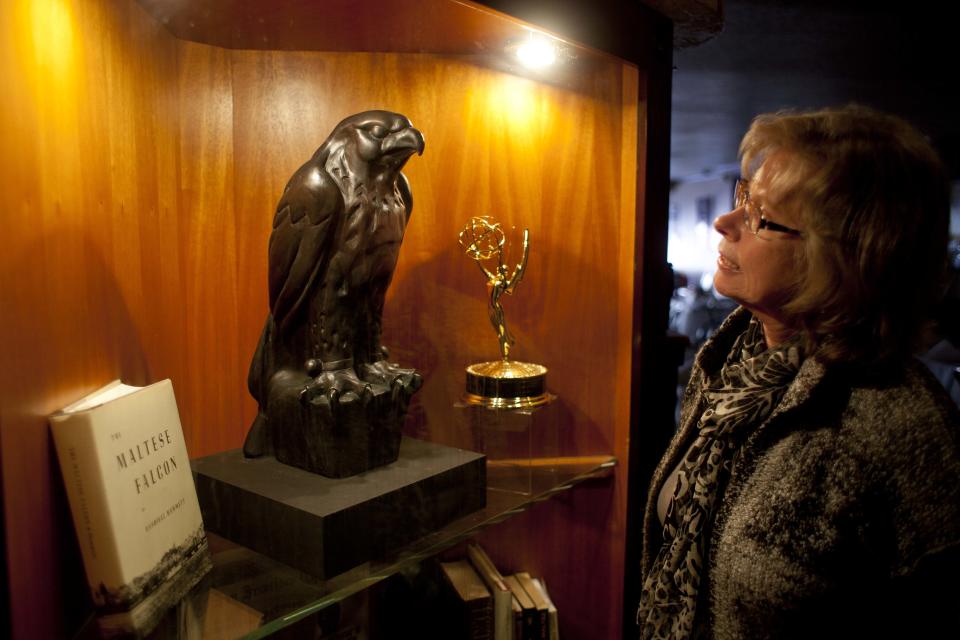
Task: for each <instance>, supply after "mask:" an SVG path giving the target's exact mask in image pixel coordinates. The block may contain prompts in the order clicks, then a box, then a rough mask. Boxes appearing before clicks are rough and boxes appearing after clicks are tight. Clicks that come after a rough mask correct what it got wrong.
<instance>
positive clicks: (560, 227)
mask: <svg viewBox="0 0 960 640" xmlns="http://www.w3.org/2000/svg"><path fill="white" fill-rule="evenodd" d="M499 19H501V18H498V20H499ZM0 30H2V31H0V34H2V36H0V46H2V49H0V72H2V73H3V75H4V77H5V78H8V85H9V87H8V90H7V91H6V92H5V93H4V95H3V96H2V98H0V105H2V108H3V118H2V121H0V127H2V128H0V167H2V171H3V175H4V178H5V183H6V186H5V188H4V189H3V190H0V206H2V211H3V214H2V215H3V221H4V227H5V228H4V231H5V232H4V234H3V236H2V237H3V240H2V243H3V247H2V250H0V301H2V302H0V304H2V314H0V340H3V346H2V349H0V353H3V365H4V366H3V367H0V412H2V413H0V426H2V432H0V454H2V473H3V487H4V509H5V521H6V526H7V531H6V538H7V558H8V562H9V577H10V583H11V599H12V604H13V608H12V610H13V617H12V619H13V627H14V632H15V633H14V636H15V637H22V638H27V637H56V636H62V635H65V634H66V633H68V632H70V631H72V630H73V628H74V627H75V625H76V623H77V619H78V616H79V615H80V614H82V612H83V608H84V607H83V603H84V602H85V595H84V592H85V588H86V587H85V583H84V581H83V580H82V575H81V574H80V573H79V571H78V566H79V565H78V563H77V558H76V553H77V551H76V546H75V544H74V542H73V531H72V527H71V524H70V521H69V513H68V511H67V509H66V505H65V503H64V498H63V492H62V489H61V488H60V487H59V484H58V483H59V482H60V479H59V475H58V472H57V470H56V463H55V461H54V458H53V457H52V455H51V448H50V443H49V437H48V435H47V434H48V429H47V424H46V416H47V415H48V414H49V413H50V412H52V411H54V410H56V409H57V408H59V407H61V406H63V405H64V404H66V403H68V402H69V401H71V400H73V399H75V398H76V397H78V396H80V395H82V394H83V393H85V392H87V391H89V390H91V389H93V388H95V387H97V386H98V385H101V384H103V383H105V382H107V381H109V380H110V379H112V378H115V377H122V378H123V379H124V380H125V381H127V382H130V383H133V384H146V383H148V382H152V381H154V380H157V379H161V378H165V377H169V378H171V379H172V380H173V384H174V388H175V390H176V393H177V398H178V401H179V405H180V412H181V418H182V420H183V423H184V429H185V432H186V435H187V439H188V447H189V450H190V452H191V455H192V456H193V457H197V456H202V455H206V454H209V453H213V452H216V451H221V450H224V449H227V448H234V447H237V446H239V445H240V444H241V443H242V440H243V437H244V435H245V433H246V429H247V426H248V425H249V423H250V420H251V419H252V417H253V414H254V411H255V406H254V404H253V402H252V400H251V399H250V397H249V395H248V394H247V392H246V385H245V380H246V372H247V367H248V364H249V359H250V356H251V355H252V352H253V348H254V346H255V345H256V341H257V338H258V336H259V332H260V329H261V326H262V323H263V320H264V318H265V315H266V312H267V301H266V298H267V292H266V248H267V239H268V237H269V233H270V224H271V220H272V215H273V210H274V206H275V203H276V201H277V199H278V197H279V195H280V192H281V190H282V188H283V186H284V184H285V183H286V181H287V179H288V178H289V176H290V175H291V174H292V173H293V171H294V170H296V168H297V167H298V166H299V165H300V164H301V163H303V162H304V161H305V160H307V159H308V158H309V157H310V155H311V154H312V152H313V151H314V149H315V148H316V147H317V146H319V144H320V143H321V142H322V141H323V139H324V138H325V137H326V135H327V134H328V133H329V131H330V130H331V129H332V128H333V126H334V125H335V124H336V123H337V122H338V121H339V120H340V119H341V118H343V117H345V116H347V115H350V114H351V113H354V112H357V111H362V110H365V109H369V108H385V109H390V110H394V111H399V112H401V113H404V114H406V115H407V116H409V117H410V118H411V120H412V121H413V122H414V124H415V125H416V126H417V127H418V128H419V129H421V131H423V133H424V135H425V138H426V150H425V152H424V155H423V156H422V157H413V158H411V160H410V161H409V163H408V165H407V169H406V171H405V172H406V174H407V176H408V178H409V179H410V182H411V185H412V189H413V194H414V201H415V205H414V211H413V217H412V220H411V223H410V226H409V227H408V230H407V237H406V239H405V241H404V246H403V250H402V252H401V258H400V263H399V265H398V267H397V272H396V275H395V278H394V282H393V285H392V287H391V289H390V291H389V294H388V301H387V308H386V315H385V327H384V342H385V344H387V345H388V346H389V347H390V348H391V350H392V359H394V360H396V361H399V362H400V363H402V364H404V365H411V366H415V367H417V368H418V369H420V370H421V371H422V372H423V374H424V377H425V384H424V387H423V389H422V390H421V391H420V392H419V393H418V394H417V396H415V402H414V404H413V406H412V408H411V417H410V422H409V423H408V428H407V430H408V432H409V433H412V434H415V435H419V436H427V437H430V438H432V439H434V440H438V441H445V442H451V443H459V444H464V445H466V444H469V442H470V440H469V437H468V436H466V435H465V434H464V433H463V432H462V430H461V429H460V428H458V427H457V413H456V409H454V406H453V405H454V402H455V401H456V399H457V397H458V396H459V394H460V393H461V392H462V390H463V366H464V365H465V364H468V363H470V362H474V361H477V360H481V359H491V358H493V357H495V356H496V354H497V342H496V338H495V335H494V333H493V330H492V329H491V327H490V326H489V323H488V320H487V310H486V289H485V286H484V282H483V278H482V277H481V276H480V273H479V271H478V270H477V269H476V267H475V266H474V265H473V264H472V261H471V260H470V259H468V258H467V257H466V256H464V255H462V253H461V251H460V249H459V247H458V245H457V234H458V233H459V231H460V229H461V228H462V227H463V225H464V224H465V223H466V222H467V220H468V219H469V218H470V217H471V216H473V215H493V216H496V217H497V218H498V219H499V220H500V221H501V222H502V223H503V224H504V226H506V227H517V231H518V232H519V230H520V229H522V228H523V227H528V228H529V229H530V233H531V257H530V262H529V266H528V269H527V274H526V277H525V279H524V281H523V283H522V284H521V285H520V287H519V289H518V292H517V294H516V295H515V296H513V297H511V298H510V299H508V300H507V301H506V302H505V305H504V306H505V309H506V314H507V320H508V323H509V326H510V328H511V330H512V331H513V332H514V334H515V335H516V336H517V339H518V344H517V347H516V348H515V351H514V353H515V355H516V357H518V358H520V359H525V360H529V361H534V362H540V363H543V364H545V365H547V366H548V367H549V368H550V374H549V378H548V381H549V386H550V388H551V390H552V391H554V392H555V393H557V394H558V395H559V397H560V403H561V410H560V411H559V414H560V416H561V424H558V425H557V427H556V428H557V430H558V434H559V438H560V442H561V445H562V447H561V450H560V451H559V452H558V453H559V454H560V455H572V454H584V455H588V454H596V453H609V452H613V453H615V454H616V455H617V456H618V457H619V458H620V459H621V460H622V461H623V460H625V459H626V455H627V441H628V435H627V434H628V429H629V412H630V367H631V345H632V336H633V324H632V304H633V299H632V296H633V291H634V282H633V269H634V264H635V260H636V256H635V253H634V243H635V228H634V212H635V206H636V196H637V191H636V189H637V187H636V183H635V177H636V157H637V144H638V137H637V136H638V112H637V105H636V96H637V93H638V83H639V82H640V78H641V77H642V76H641V75H639V74H638V73H637V70H636V69H635V68H633V67H631V66H629V65H624V64H621V63H619V62H616V61H613V60H612V59H607V60H605V61H602V62H601V63H597V64H596V66H595V67H594V68H593V70H592V72H591V74H590V75H589V76H588V77H586V78H583V79H581V81H579V82H578V83H577V89H576V90H573V89H569V88H564V87H562V86H558V85H553V84H549V83H546V82H536V81H534V80H530V79H525V78H521V77H519V76H514V75H509V74H505V73H501V72H499V71H496V70H494V69H492V68H490V67H489V66H481V65H478V64H475V63H474V61H471V60H470V59H468V58H465V57H456V56H449V55H445V56H441V55H433V54H420V53H330V52H327V53H320V52H292V51H246V50H226V49H221V48H218V47H213V46H209V45H206V44H197V43H191V42H184V41H180V40H176V39H174V38H173V37H172V36H171V35H170V34H169V33H168V32H166V31H165V30H164V29H163V27H161V26H160V24H159V23H158V22H157V21H156V20H154V19H153V18H152V17H151V16H149V15H147V13H146V12H144V11H143V10H142V9H141V8H140V7H139V6H138V5H136V4H134V3H132V2H79V1H77V2H69V1H68V0H33V1H27V0H22V1H20V2H12V3H4V4H3V5H2V6H0ZM625 482H626V480H625V477H624V476H623V474H619V473H618V474H617V475H616V476H615V478H614V479H613V480H607V481H601V482H599V483H596V484H594V485H591V486H589V487H587V488H585V489H583V490H578V491H576V492H574V493H573V494H571V495H570V496H567V497H565V498H563V499H561V500H557V501H555V502H553V503H549V504H544V505H542V506H540V507H538V508H537V509H535V510H534V511H533V512H531V513H530V514H527V515H526V516H523V517H521V518H518V519H516V520H515V521H513V522H511V523H508V524H506V525H505V526H503V527H499V528H497V529H495V530H493V531H490V532H489V533H488V534H487V537H486V538H485V540H486V541H488V546H491V553H492V554H493V555H494V557H495V558H496V559H498V560H499V561H501V562H503V563H504V564H505V565H506V566H508V567H514V568H516V569H528V570H530V571H532V572H535V573H540V574H542V575H544V576H545V577H546V578H547V581H548V583H549V584H550V588H551V593H552V595H553V596H554V598H555V600H557V602H558V605H559V606H560V609H561V611H563V612H564V618H565V619H566V621H567V622H565V627H564V633H565V635H567V636H568V637H573V638H577V637H584V638H586V637H613V636H615V635H617V634H618V633H619V624H620V616H621V610H622V607H621V601H620V598H621V593H622V574H623V553H624V552H623V549H624V543H625V542H624V520H625V512H626V504H625V486H626V485H625ZM572 550H576V551H572ZM50 611H60V612H65V613H64V614H63V615H49V613H48V612H50ZM568 632H569V633H568Z"/></svg>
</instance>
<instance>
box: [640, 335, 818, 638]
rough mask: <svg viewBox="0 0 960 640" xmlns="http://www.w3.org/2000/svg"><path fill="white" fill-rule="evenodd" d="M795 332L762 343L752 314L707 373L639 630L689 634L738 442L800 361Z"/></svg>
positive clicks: (770, 405)
mask: <svg viewBox="0 0 960 640" xmlns="http://www.w3.org/2000/svg"><path fill="white" fill-rule="evenodd" d="M801 360H802V353H801V348H800V343H799V339H797V338H794V339H791V340H789V341H787V342H785V343H783V344H781V345H779V346H778V347H776V348H774V349H767V348H766V343H765V342H764V338H763V330H762V328H761V326H760V323H759V322H758V321H757V320H756V318H753V319H751V321H750V324H749V325H748V326H747V329H746V331H744V332H743V333H742V334H741V335H740V337H739V338H737V341H736V342H735V343H734V345H733V348H731V350H730V355H729V356H728V358H727V361H726V363H725V364H724V366H723V367H722V368H721V369H720V371H719V373H717V374H715V375H713V376H708V377H707V378H706V379H705V380H704V384H703V389H702V391H703V395H704V398H705V400H706V403H707V408H706V409H705V410H704V412H703V414H702V415H701V416H700V420H699V422H698V424H697V430H698V435H697V438H696V440H695V441H694V443H693V445H692V446H691V447H690V450H689V451H688V452H687V454H686V456H685V457H684V459H683V461H682V462H681V468H680V474H679V478H678V480H677V486H676V490H675V491H674V495H673V499H672V500H671V501H670V506H669V507H668V508H667V514H666V517H665V518H664V526H663V541H664V542H663V546H662V547H661V548H660V552H659V553H658V554H657V557H656V559H655V560H654V561H653V564H652V565H651V570H650V574H649V575H648V576H647V578H646V580H645V581H644V584H643V592H642V595H641V599H640V608H639V610H638V612H637V622H638V624H640V627H641V637H642V638H644V640H646V639H660V638H663V639H667V638H669V639H671V640H680V639H684V638H690V637H691V636H692V634H693V623H694V614H695V613H696V607H697V598H698V593H699V588H700V577H701V572H702V569H703V562H704V558H705V556H706V544H707V538H708V536H709V526H710V524H711V523H712V521H713V516H714V513H715V507H716V505H717V502H718V500H720V499H721V495H722V492H723V487H724V486H725V484H726V480H727V478H728V477H729V474H730V469H731V468H732V465H733V461H734V459H735V457H736V455H737V452H738V450H739V447H740V445H741V443H742V442H743V440H744V438H745V437H746V435H747V434H748V433H749V432H750V431H751V430H752V429H753V428H754V427H756V426H757V425H759V424H761V423H762V422H763V421H764V420H766V419H767V417H769V415H770V414H771V413H772V412H773V410H774V408H775V407H776V406H777V404H778V403H779V402H780V398H782V397H783V394H784V392H785V391H786V389H787V387H788V386H789V384H790V382H792V381H793V379H794V377H795V376H796V374H797V371H798V370H799V368H800V363H801Z"/></svg>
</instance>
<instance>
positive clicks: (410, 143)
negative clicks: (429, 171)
mask: <svg viewBox="0 0 960 640" xmlns="http://www.w3.org/2000/svg"><path fill="white" fill-rule="evenodd" d="M403 150H409V153H412V152H414V151H416V152H417V155H418V156H420V155H423V134H422V133H420V132H419V131H418V130H417V129H414V128H413V127H407V128H406V129H404V130H403V131H398V132H396V133H392V134H390V135H389V136H387V137H386V138H384V140H383V144H382V145H381V147H380V152H381V153H382V154H383V155H387V154H390V153H398V152H400V151H403ZM409 153H408V155H409Z"/></svg>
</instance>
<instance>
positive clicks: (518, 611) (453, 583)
mask: <svg viewBox="0 0 960 640" xmlns="http://www.w3.org/2000/svg"><path fill="white" fill-rule="evenodd" d="M440 567H441V570H442V573H443V578H444V588H445V591H446V593H447V608H448V609H447V610H448V614H449V615H448V616H447V619H448V623H447V624H448V627H449V629H448V632H449V637H450V638H453V639H461V638H462V639H465V640H488V639H490V640H557V639H558V638H559V637H560V631H559V627H558V622H557V608H556V606H554V604H553V602H552V601H551V600H550V596H549V594H548V593H547V589H546V586H545V584H544V582H543V581H542V580H539V579H537V578H533V577H531V576H530V574H529V573H526V572H519V573H516V574H513V575H509V576H503V575H502V574H501V573H500V572H499V571H498V570H497V568H496V566H495V565H494V564H493V562H492V561H491V560H490V557H489V556H488V555H487V554H486V552H485V551H484V550H483V549H482V548H481V547H480V546H479V545H478V544H475V543H471V544H470V545H468V547H467V559H464V560H456V561H452V562H441V563H440Z"/></svg>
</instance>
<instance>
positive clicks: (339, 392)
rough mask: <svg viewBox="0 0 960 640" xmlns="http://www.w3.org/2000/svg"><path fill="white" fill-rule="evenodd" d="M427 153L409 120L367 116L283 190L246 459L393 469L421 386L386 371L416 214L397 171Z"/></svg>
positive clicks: (331, 139) (395, 370) (329, 470)
mask: <svg viewBox="0 0 960 640" xmlns="http://www.w3.org/2000/svg"><path fill="white" fill-rule="evenodd" d="M423 148H424V142H423V135H422V134H421V133H420V132H419V131H418V130H417V129H415V128H414V127H413V125H412V124H411V123H410V120H408V119H407V118H406V117H405V116H403V115H400V114H398V113H392V112H389V111H365V112H363V113H358V114H356V115H353V116H350V117H349V118H346V119H345V120H343V121H342V122H340V123H339V124H338V125H337V126H336V127H335V128H334V129H333V132H332V133H331V134H330V135H329V136H328V137H327V139H326V141H324V143H323V144H322V145H321V146H320V147H319V148H318V149H317V150H316V152H315V153H314V154H313V156H312V157H311V158H310V159H309V160H308V161H307V162H306V163H305V164H304V165H303V166H301V167H300V168H299V169H298V170H297V171H296V172H295V173H294V174H293V176H292V177H291V178H290V180H289V182H288V183H287V186H286V188H285V189H284V192H283V195H282V196H281V197H280V201H279V203H278V204H277V209H276V213H275V215H274V218H273V231H272V232H271V235H270V242H269V250H268V285H269V287H268V288H269V294H270V295H269V299H270V313H269V314H268V316H267V320H266V323H265V325H264V328H263V332H262V333H261V336H260V342H259V344H258V345H257V349H256V352H255V353H254V356H253V360H252V362H251V364H250V373H249V375H248V378H247V386H248V387H249V389H250V393H251V394H252V395H253V397H254V398H255V399H256V400H257V403H258V405H259V407H258V415H257V419H256V420H255V421H254V424H253V425H251V428H250V432H249V433H248V434H247V441H246V443H245V444H244V454H245V455H247V456H248V457H256V456H258V455H265V454H267V453H269V452H270V451H273V453H274V454H275V455H276V457H277V460H279V461H280V462H283V463H286V464H291V465H294V466H298V467H301V468H303V469H307V470H308V471H313V472H315V473H320V474H323V475H327V476H331V477H344V476H348V475H353V474H356V473H360V472H363V471H367V470H369V469H371V468H373V467H376V466H381V465H384V464H388V463H390V462H393V461H394V460H396V458H397V456H398V454H399V446H400V429H401V427H402V423H403V419H404V417H405V415H406V410H407V405H408V403H409V400H410V397H411V396H412V395H413V393H414V392H415V391H416V390H417V389H419V388H420V386H421V384H422V377H421V376H420V375H419V374H418V373H416V371H415V370H414V369H405V368H402V367H400V366H399V365H397V364H390V363H388V362H387V361H386V358H387V357H388V355H387V353H388V352H387V349H386V347H385V346H384V345H382V344H381V343H380V332H381V327H382V316H383V307H384V301H385V298H386V292H387V288H388V286H389V285H390V281H391V279H392V277H393V271H394V268H395V267H396V264H397V259H398V257H399V253H400V245H401V242H402V241H403V236H404V231H405V229H406V226H407V222H408V221H409V219H410V212H411V210H412V208H413V199H412V195H411V192H410V185H409V183H408V182H407V179H406V177H405V176H404V175H403V174H402V173H401V169H402V168H403V166H404V165H405V164H406V162H407V160H408V159H409V158H410V156H412V155H413V154H414V153H417V154H418V155H419V154H422V153H423ZM398 381H399V385H400V389H401V390H402V392H397V391H396V389H397V384H398Z"/></svg>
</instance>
